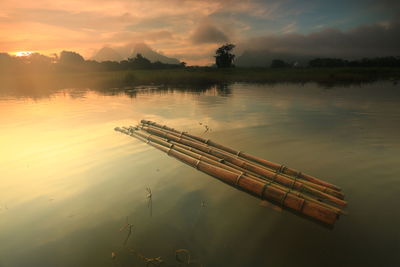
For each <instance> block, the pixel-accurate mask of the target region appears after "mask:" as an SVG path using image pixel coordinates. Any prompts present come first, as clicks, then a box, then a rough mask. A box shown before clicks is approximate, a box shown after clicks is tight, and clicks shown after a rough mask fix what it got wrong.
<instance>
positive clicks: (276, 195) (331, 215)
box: [115, 128, 338, 225]
mask: <svg viewBox="0 0 400 267" xmlns="http://www.w3.org/2000/svg"><path fill="white" fill-rule="evenodd" d="M115 130H117V131H121V132H123V131H126V130H124V129H121V128H116V129H115ZM126 133H129V132H128V131H126ZM129 134H130V135H132V136H135V137H137V138H139V139H140V140H142V141H144V142H147V143H149V144H150V145H152V146H154V147H155V148H157V149H159V150H161V151H163V152H165V153H167V154H168V155H169V156H172V157H174V158H176V159H178V160H180V161H182V162H184V163H186V164H188V165H190V166H192V167H194V168H196V169H198V170H200V171H202V172H204V173H206V174H209V175H211V176H213V177H216V178H218V179H219V180H221V181H223V182H225V183H227V184H230V185H232V186H237V187H238V188H240V189H241V190H243V191H246V192H249V193H251V194H253V195H255V196H257V197H259V198H261V199H268V200H270V201H273V202H275V203H279V204H281V205H282V206H284V207H286V208H288V209H291V210H294V211H297V212H299V213H301V214H304V215H306V216H309V217H311V218H313V219H316V220H318V221H320V222H323V223H325V224H328V225H333V224H334V223H335V221H336V219H337V218H338V214H337V213H336V212H335V211H333V210H332V209H329V208H327V207H324V206H321V205H319V204H318V203H314V202H311V201H308V200H305V199H303V198H300V197H298V196H296V195H294V194H293V193H292V192H285V191H284V190H281V189H280V188H277V187H276V186H274V185H273V184H272V183H271V182H265V181H258V180H255V179H252V178H250V177H247V176H244V175H241V174H240V175H238V174H237V173H235V172H232V171H229V170H226V169H224V168H220V167H218V166H215V165H212V164H209V163H207V162H204V161H203V160H199V159H196V158H194V157H191V156H189V155H187V154H184V153H181V152H179V151H176V150H174V149H171V148H168V147H166V146H163V145H160V144H158V143H155V142H150V141H148V140H146V139H145V138H143V137H140V136H139V135H135V134H134V133H129Z"/></svg>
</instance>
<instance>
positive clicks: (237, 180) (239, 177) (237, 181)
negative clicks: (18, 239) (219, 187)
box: [235, 172, 244, 185]
mask: <svg viewBox="0 0 400 267" xmlns="http://www.w3.org/2000/svg"><path fill="white" fill-rule="evenodd" d="M243 175H244V173H243V172H242V173H240V174H239V175H238V177H237V178H236V182H235V185H239V181H240V179H241V178H242V177H243Z"/></svg>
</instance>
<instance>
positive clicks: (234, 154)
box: [115, 120, 347, 226]
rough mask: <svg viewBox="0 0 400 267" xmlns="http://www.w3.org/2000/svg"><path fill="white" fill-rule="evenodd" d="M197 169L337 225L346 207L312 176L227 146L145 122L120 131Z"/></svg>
mask: <svg viewBox="0 0 400 267" xmlns="http://www.w3.org/2000/svg"><path fill="white" fill-rule="evenodd" d="M115 130H116V131H119V132H121V133H124V134H127V135H130V136H133V137H136V138H138V139H139V140H141V141H143V142H145V143H147V144H149V145H151V146H153V147H155V148H157V149H159V150H161V151H163V152H165V153H166V154H167V155H169V156H171V157H174V158H176V159H178V160H180V161H182V162H183V163H185V164H187V165H189V166H192V167H194V168H196V169H197V170H199V171H201V172H204V173H206V174H208V175H211V176H213V177H215V178H217V179H219V180H221V181H223V182H225V183H227V184H229V185H231V186H234V187H236V188H238V189H240V190H242V191H245V192H247V193H250V194H252V195H253V196H256V197H258V198H260V199H262V200H268V201H270V202H272V203H274V204H278V205H281V206H282V207H284V208H286V209H288V210H291V211H293V212H295V213H298V214H301V215H304V216H306V217H308V218H311V219H313V220H316V221H318V222H321V223H323V224H326V225H330V226H333V224H334V223H335V222H336V220H337V219H338V218H339V216H340V215H342V214H345V212H344V211H343V209H342V208H343V207H345V206H346V204H347V202H346V201H345V200H344V194H343V193H342V192H341V189H340V188H339V187H338V186H336V185H333V184H330V183H328V182H326V181H323V180H321V179H318V178H316V177H314V176H311V175H308V174H305V173H302V172H299V171H297V170H294V169H291V168H288V167H286V166H284V165H280V164H277V163H273V162H270V161H267V160H264V159H261V158H259V157H256V156H253V155H250V154H247V153H244V152H242V151H237V150H234V149H232V148H229V147H226V146H223V145H221V144H218V143H216V142H213V141H211V140H209V139H204V138H202V137H198V136H194V135H191V134H189V133H187V132H181V131H177V130H175V129H173V128H170V127H168V126H165V125H160V124H157V123H155V122H152V121H147V120H142V121H141V122H140V124H139V125H138V126H130V127H122V128H120V127H116V128H115Z"/></svg>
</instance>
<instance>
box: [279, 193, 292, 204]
mask: <svg viewBox="0 0 400 267" xmlns="http://www.w3.org/2000/svg"><path fill="white" fill-rule="evenodd" d="M289 192H290V190H289V191H286V193H285V194H284V195H283V197H282V199H281V206H284V202H285V199H286V197H287V195H288V194H289Z"/></svg>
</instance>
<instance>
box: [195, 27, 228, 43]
mask: <svg viewBox="0 0 400 267" xmlns="http://www.w3.org/2000/svg"><path fill="white" fill-rule="evenodd" d="M191 39H192V41H193V43H196V44H204V43H224V42H228V41H229V38H228V37H227V36H226V35H225V34H224V33H223V32H222V31H221V30H220V29H218V28H217V27H215V26H214V25H212V24H209V23H204V24H201V25H200V26H199V27H198V28H197V29H196V30H195V31H194V33H193V35H192V37H191Z"/></svg>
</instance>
